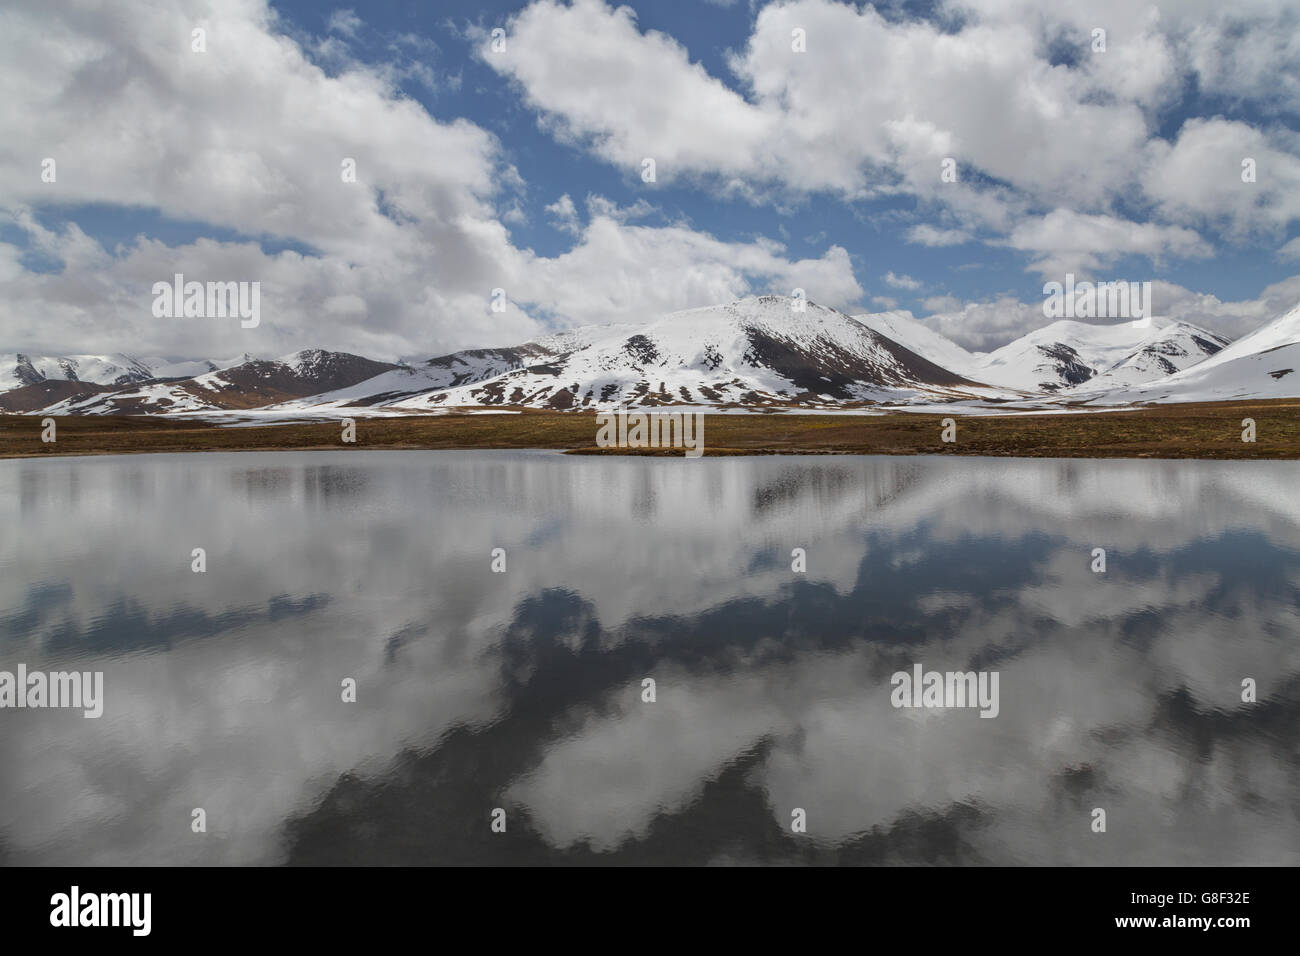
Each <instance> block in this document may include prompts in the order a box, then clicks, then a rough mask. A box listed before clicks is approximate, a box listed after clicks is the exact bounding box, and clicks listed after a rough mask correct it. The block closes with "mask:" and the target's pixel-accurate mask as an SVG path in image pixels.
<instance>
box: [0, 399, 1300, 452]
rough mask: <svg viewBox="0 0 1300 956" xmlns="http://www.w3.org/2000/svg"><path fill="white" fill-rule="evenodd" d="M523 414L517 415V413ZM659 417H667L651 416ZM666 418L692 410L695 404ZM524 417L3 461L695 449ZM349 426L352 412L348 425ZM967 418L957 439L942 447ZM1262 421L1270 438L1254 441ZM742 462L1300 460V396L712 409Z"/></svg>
mask: <svg viewBox="0 0 1300 956" xmlns="http://www.w3.org/2000/svg"><path fill="white" fill-rule="evenodd" d="M503 410H510V411H514V409H503ZM643 410H644V411H652V410H653V409H643ZM660 410H661V411H682V412H691V411H693V410H694V409H693V408H692V406H664V407H663V408H661V409H660ZM518 411H519V413H518V414H512V415H485V414H482V413H481V412H477V413H476V412H474V411H470V412H469V413H467V414H458V413H446V412H444V413H442V414H439V415H431V416H403V417H382V418H356V419H355V421H356V441H355V442H353V443H345V442H343V441H342V430H341V426H340V424H339V420H332V421H318V422H311V423H301V422H298V423H285V424H266V425H250V424H241V425H240V427H237V428H232V427H224V426H222V425H220V424H216V423H213V422H199V421H194V420H185V419H167V418H159V417H157V416H102V417H98V416H96V417H88V416H69V417H59V416H53V417H54V419H55V422H56V439H57V440H56V441H55V442H53V443H43V442H42V441H41V432H42V428H41V421H42V420H43V417H44V416H42V417H37V416H30V415H3V416H0V458H44V457H68V456H78V455H82V456H84V455H116V454H142V453H181V452H204V451H327V450H338V449H344V450H346V449H367V450H382V449H406V450H419V449H448V450H450V449H480V448H496V449H506V450H508V449H524V448H538V449H551V450H557V451H563V452H567V453H570V454H579V455H623V456H638V455H648V456H652V457H682V456H683V455H684V451H683V449H681V448H640V449H637V448H598V447H596V433H597V431H598V427H597V425H596V421H595V412H594V411H582V412H552V411H538V410H535V409H520V410H518ZM343 417H346V412H341V413H340V415H339V419H342V418H343ZM948 418H952V419H954V420H955V422H956V440H955V441H953V442H944V441H942V439H941V432H942V430H943V429H942V424H941V423H942V422H943V420H945V419H948ZM1245 418H1250V419H1253V420H1254V422H1255V435H1256V440H1255V441H1254V442H1253V443H1252V442H1246V441H1242V431H1243V426H1242V420H1243V419H1245ZM736 455H973V456H981V457H995V458H1007V457H1012V458H1137V459H1142V458H1171V459H1177V458H1192V459H1207V460H1256V459H1261V460H1263V459H1267V460H1278V459H1281V460H1290V459H1297V460H1300V399H1270V400H1257V401H1237V402H1213V403H1195V404H1179V405H1155V406H1147V407H1144V408H1139V409H1126V410H1123V411H1116V410H1109V409H1108V410H1106V411H1105V414H1100V410H1099V413H1098V414H1096V415H1093V414H1088V413H1080V412H1078V411H1074V412H1065V413H1059V414H1052V413H1046V414H1045V413H1035V414H1033V415H1021V414H1008V415H998V414H982V415H969V416H963V415H957V414H953V413H950V412H942V413H928V412H917V411H900V412H892V413H887V414H879V413H875V414H864V415H859V416H855V415H847V414H843V413H839V414H829V415H824V414H816V413H809V414H800V415H771V414H769V415H764V414H754V415H734V414H725V413H722V414H714V413H709V412H705V418H704V457H709V456H714V457H723V456H736Z"/></svg>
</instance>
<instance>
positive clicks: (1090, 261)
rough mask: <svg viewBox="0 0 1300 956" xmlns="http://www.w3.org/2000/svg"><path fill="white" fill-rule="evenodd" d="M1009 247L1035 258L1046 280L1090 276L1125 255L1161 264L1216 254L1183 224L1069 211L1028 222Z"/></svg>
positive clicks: (1018, 228) (1034, 265) (1017, 229)
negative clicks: (1072, 274) (1169, 258)
mask: <svg viewBox="0 0 1300 956" xmlns="http://www.w3.org/2000/svg"><path fill="white" fill-rule="evenodd" d="M1006 244H1007V245H1009V246H1011V247H1012V248H1013V249H1019V250H1021V251H1024V252H1028V253H1030V254H1031V255H1033V256H1034V260H1033V263H1032V266H1031V267H1032V268H1033V269H1035V270H1036V271H1037V272H1039V273H1040V274H1041V275H1043V276H1045V277H1046V276H1063V275H1065V273H1067V272H1079V273H1081V274H1089V273H1091V272H1092V271H1093V270H1096V269H1099V268H1101V267H1103V266H1105V265H1108V264H1110V263H1112V262H1114V261H1116V260H1117V259H1119V258H1120V257H1121V256H1125V255H1143V256H1147V257H1148V258H1150V259H1152V260H1154V261H1160V260H1161V259H1163V258H1164V257H1165V256H1170V255H1173V256H1183V257H1189V258H1204V257H1207V256H1209V255H1211V254H1212V253H1213V249H1212V248H1211V247H1210V245H1209V244H1208V243H1206V242H1205V241H1204V240H1203V239H1202V238H1201V237H1200V236H1199V235H1198V234H1197V233H1196V232H1194V231H1193V230H1191V229H1188V228H1185V227H1183V226H1162V225H1157V224H1155V223H1136V222H1132V221H1130V220H1128V219H1120V218H1117V217H1115V216H1107V215H1085V214H1083V213H1078V212H1074V211H1072V210H1069V209H1054V210H1052V211H1051V212H1050V213H1048V214H1047V215H1045V216H1040V217H1036V218H1031V219H1026V220H1024V221H1023V222H1021V223H1020V224H1019V225H1018V226H1016V227H1015V228H1014V229H1013V230H1012V231H1011V235H1010V237H1009V238H1008V239H1007V240H1006Z"/></svg>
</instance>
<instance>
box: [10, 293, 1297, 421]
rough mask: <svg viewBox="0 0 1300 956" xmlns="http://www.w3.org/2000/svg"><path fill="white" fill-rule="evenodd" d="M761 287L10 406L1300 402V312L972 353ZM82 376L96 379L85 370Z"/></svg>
mask: <svg viewBox="0 0 1300 956" xmlns="http://www.w3.org/2000/svg"><path fill="white" fill-rule="evenodd" d="M793 305H794V303H793V301H792V300H791V299H788V298H784V297H778V296H759V297H750V298H746V299H741V300H738V301H736V302H732V303H730V304H728V305H719V306H709V307H705V308H700V309H690V310H687V311H684V312H675V313H672V314H670V315H665V316H662V317H660V318H658V319H655V320H653V321H651V322H649V323H646V324H643V325H609V326H592V327H586V328H580V329H572V330H568V331H565V332H559V333H556V334H553V335H549V336H546V337H544V338H541V339H538V340H537V341H534V342H528V343H525V344H523V345H518V346H514V347H510V348H497V349H468V350H464V351H460V352H454V353H451V354H449V355H443V356H439V357H437V358H433V359H429V360H427V361H424V362H420V363H412V364H405V363H403V364H394V363H391V362H378V361H374V360H371V359H367V358H363V357H361V356H358V355H352V354H349V353H345V352H328V351H323V350H320V349H306V350H303V351H300V352H294V353H292V354H290V355H286V356H282V357H280V358H278V359H273V360H265V359H258V358H253V357H251V356H248V355H244V356H240V357H238V358H236V359H231V360H227V361H215V360H212V361H209V360H205V361H200V362H190V363H176V362H165V361H161V360H153V359H150V360H143V361H141V360H135V359H130V358H128V357H126V356H71V357H65V358H48V357H35V358H34V357H31V356H28V355H17V354H15V355H11V356H7V357H0V376H3V375H4V374H5V373H7V374H8V376H9V378H10V379H12V380H13V382H14V383H15V384H8V383H7V384H6V388H5V389H4V390H0V411H11V412H28V413H42V414H46V413H48V414H68V415H105V414H158V413H161V414H167V413H177V412H219V411H248V410H252V409H258V410H259V414H260V413H262V412H266V413H270V415H271V416H272V417H274V416H276V415H286V416H288V415H293V416H297V415H300V414H302V415H310V414H313V413H321V414H338V413H340V412H346V411H347V410H355V411H364V410H369V411H370V412H371V413H375V414H409V413H419V412H429V411H431V410H437V409H451V408H473V407H489V408H490V407H511V408H517V407H532V408H549V409H578V408H612V407H620V406H656V405H679V404H685V405H702V406H719V407H730V408H805V409H822V408H856V407H862V406H867V405H889V406H895V407H905V406H912V407H915V406H918V405H929V404H934V403H940V404H947V405H949V406H950V407H953V408H959V407H960V406H961V405H971V406H976V405H981V404H987V403H989V402H994V403H997V404H998V406H999V407H1002V408H1015V407H1026V408H1038V409H1043V408H1050V407H1051V405H1052V404H1053V403H1056V402H1068V403H1069V404H1070V405H1071V406H1073V407H1080V406H1082V405H1104V406H1113V405H1117V404H1127V403H1130V402H1153V401H1198V400H1216V399H1228V398H1258V397H1287V396H1298V395H1300V307H1298V308H1297V309H1294V310H1292V311H1291V312H1290V313H1288V314H1287V315H1284V316H1282V317H1280V318H1278V319H1276V320H1275V321H1273V322H1270V323H1269V324H1268V325H1266V326H1265V327H1263V328H1261V329H1259V330H1258V331H1256V332H1254V333H1252V334H1251V335H1248V336H1246V337H1244V338H1242V339H1240V340H1239V341H1237V342H1233V343H1229V342H1228V340H1227V339H1225V338H1223V337H1222V336H1219V335H1216V334H1214V333H1212V332H1208V331H1206V330H1205V329H1201V328H1198V327H1196V326H1193V325H1189V324H1187V323H1182V322H1170V321H1168V320H1164V321H1162V320H1159V319H1156V320H1153V322H1152V323H1151V325H1150V326H1148V327H1146V328H1138V327H1135V326H1134V325H1133V324H1132V323H1130V322H1124V323H1117V324H1108V325H1102V324H1095V325H1094V324H1089V323H1085V322H1075V321H1059V322H1054V323H1052V324H1050V325H1048V326H1045V327H1044V328H1041V329H1038V330H1035V331H1034V332H1031V333H1029V334H1028V335H1025V336H1023V337H1021V338H1019V339H1017V340H1016V341H1014V342H1011V343H1009V344H1008V345H1005V346H1003V347H1002V348H999V349H997V350H996V351H994V352H990V353H987V354H985V353H973V352H969V351H967V350H966V349H964V348H962V347H961V346H959V345H957V344H956V343H954V342H952V341H950V340H949V339H947V338H945V337H944V336H943V335H941V334H939V333H938V332H936V331H934V330H933V329H931V328H930V327H928V326H927V325H926V324H925V323H923V322H920V321H918V320H916V319H914V318H912V316H911V315H910V313H905V312H886V313H875V314H869V315H862V316H858V317H856V318H854V317H850V316H848V315H846V314H844V313H842V312H838V311H836V310H834V309H828V308H825V307H822V306H819V305H816V304H814V303H811V302H809V303H807V304H806V307H805V309H804V310H803V311H796V309H795V308H794V307H793ZM83 376H84V377H83Z"/></svg>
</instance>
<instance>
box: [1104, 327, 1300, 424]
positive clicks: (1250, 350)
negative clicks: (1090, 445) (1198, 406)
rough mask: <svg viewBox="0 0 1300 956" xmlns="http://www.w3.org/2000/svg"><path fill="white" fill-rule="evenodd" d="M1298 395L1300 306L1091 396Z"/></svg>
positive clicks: (1116, 400) (1122, 399) (1110, 401)
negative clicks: (1166, 371)
mask: <svg viewBox="0 0 1300 956" xmlns="http://www.w3.org/2000/svg"><path fill="white" fill-rule="evenodd" d="M1297 396H1300V306H1297V307H1296V308H1294V309H1292V310H1291V311H1290V312H1288V313H1286V314H1285V315H1283V316H1281V317H1279V318H1277V319H1275V320H1273V321H1272V322H1270V323H1268V324H1267V325H1265V326H1264V327H1263V328H1260V329H1257V330H1256V331H1254V332H1252V333H1250V334H1249V335H1246V336H1243V337H1242V338H1240V339H1238V340H1237V341H1235V342H1233V343H1231V344H1230V345H1228V346H1226V347H1225V348H1223V349H1222V350H1220V351H1219V352H1216V353H1215V354H1214V355H1212V356H1211V357H1209V358H1207V359H1205V360H1204V361H1202V362H1199V363H1197V364H1196V365H1193V366H1191V367H1190V368H1186V369H1184V370H1182V371H1180V372H1177V373H1175V374H1173V375H1170V376H1168V377H1167V378H1163V379H1160V380H1158V381H1155V382H1151V383H1148V384H1146V385H1140V386H1137V387H1130V388H1119V389H1115V390H1113V391H1110V392H1107V393H1105V394H1104V395H1102V396H1099V397H1097V398H1096V399H1094V400H1092V401H1090V404H1105V405H1114V404H1122V403H1127V402H1216V401H1232V400H1236V399H1254V398H1294V397H1297Z"/></svg>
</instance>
